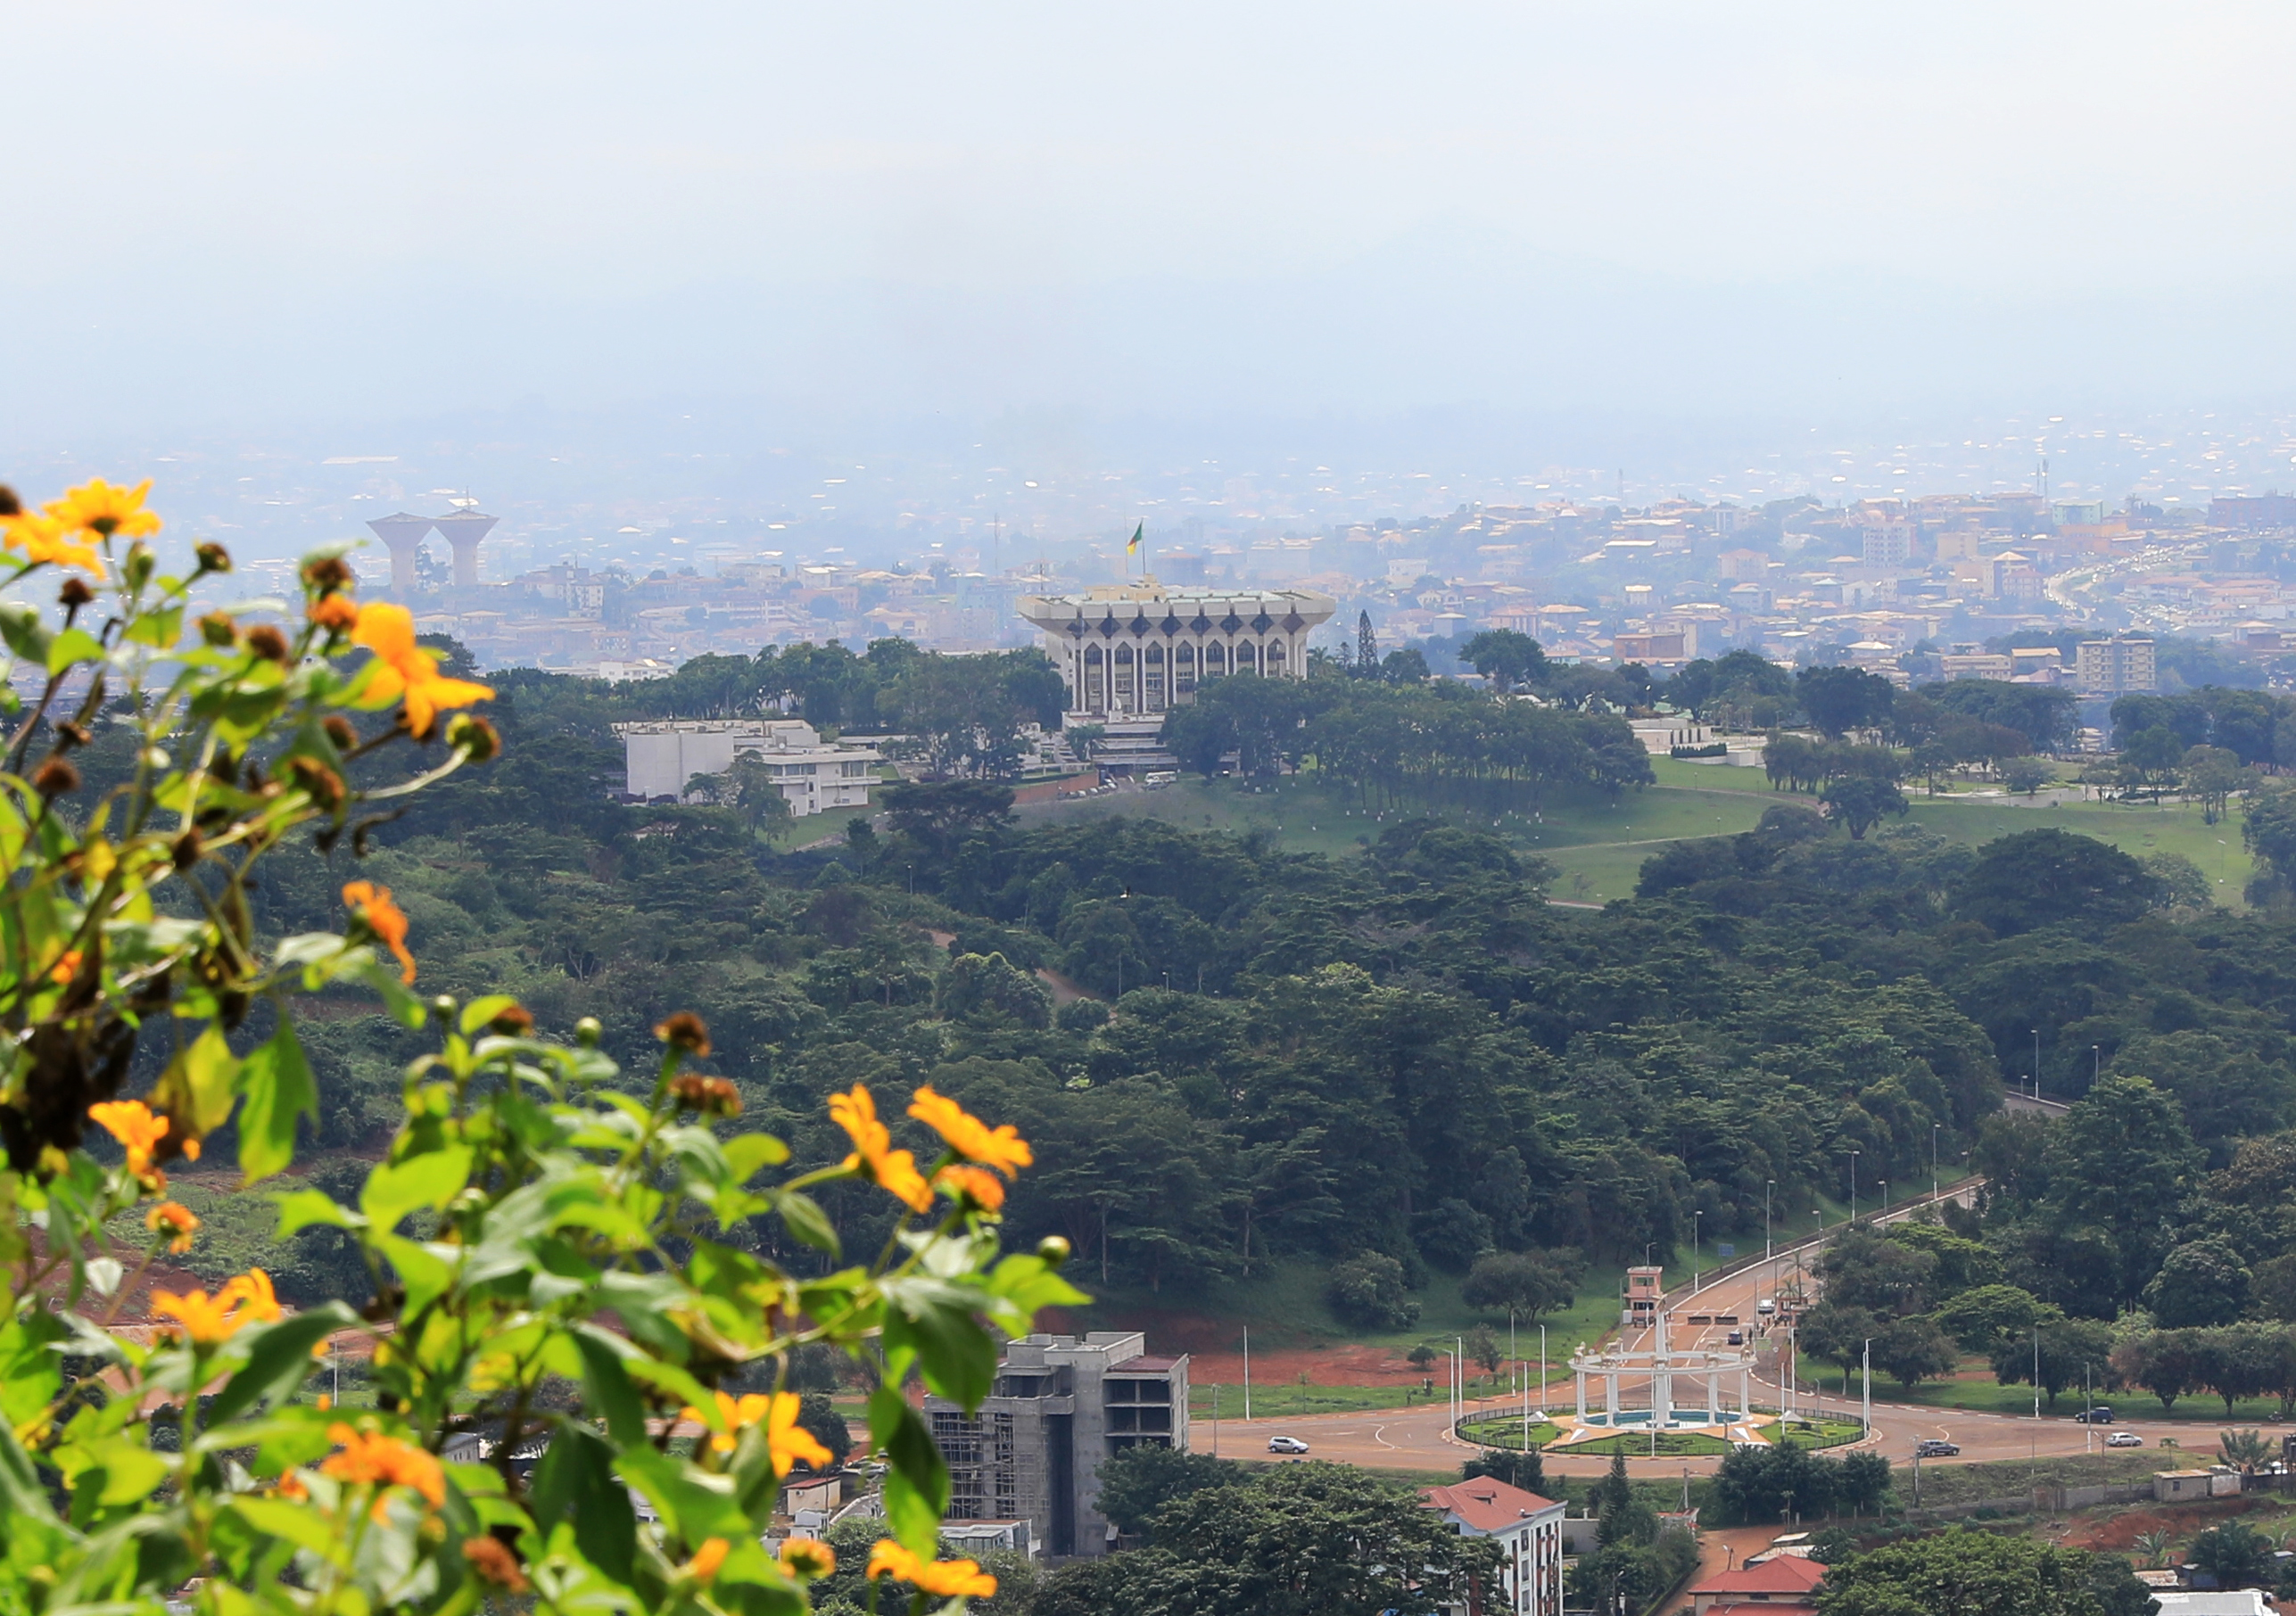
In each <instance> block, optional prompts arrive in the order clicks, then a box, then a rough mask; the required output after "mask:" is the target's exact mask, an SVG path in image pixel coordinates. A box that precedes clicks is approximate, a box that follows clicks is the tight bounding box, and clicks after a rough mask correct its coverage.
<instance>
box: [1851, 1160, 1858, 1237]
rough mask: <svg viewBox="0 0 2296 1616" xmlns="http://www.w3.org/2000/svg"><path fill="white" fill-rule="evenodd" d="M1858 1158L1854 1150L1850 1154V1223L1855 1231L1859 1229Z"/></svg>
mask: <svg viewBox="0 0 2296 1616" xmlns="http://www.w3.org/2000/svg"><path fill="white" fill-rule="evenodd" d="M1857 1156H1858V1153H1857V1152H1856V1151H1855V1150H1852V1151H1851V1152H1850V1153H1849V1158H1850V1211H1849V1221H1850V1227H1851V1228H1853V1229H1854V1228H1856V1227H1857Z"/></svg>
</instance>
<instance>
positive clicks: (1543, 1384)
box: [1539, 1324, 1547, 1420]
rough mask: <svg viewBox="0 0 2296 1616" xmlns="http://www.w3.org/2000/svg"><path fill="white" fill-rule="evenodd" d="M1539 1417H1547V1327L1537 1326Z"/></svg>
mask: <svg viewBox="0 0 2296 1616" xmlns="http://www.w3.org/2000/svg"><path fill="white" fill-rule="evenodd" d="M1539 1417H1540V1419H1542V1420H1543V1419H1545V1418H1546V1417H1547V1326H1546V1325H1544V1324H1541V1325H1540V1326H1539Z"/></svg>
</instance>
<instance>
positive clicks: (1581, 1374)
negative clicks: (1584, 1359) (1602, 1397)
mask: <svg viewBox="0 0 2296 1616" xmlns="http://www.w3.org/2000/svg"><path fill="white" fill-rule="evenodd" d="M1571 1384H1572V1387H1573V1389H1575V1390H1576V1391H1577V1392H1578V1394H1579V1423H1580V1424H1582V1425H1583V1424H1585V1423H1586V1422H1587V1371H1586V1365H1583V1364H1573V1365H1571Z"/></svg>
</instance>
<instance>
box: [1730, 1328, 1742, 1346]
mask: <svg viewBox="0 0 2296 1616" xmlns="http://www.w3.org/2000/svg"><path fill="white" fill-rule="evenodd" d="M1730 1345H1731V1346H1733V1347H1743V1346H1745V1345H1746V1332H1745V1331H1743V1330H1733V1331H1731V1332H1730Z"/></svg>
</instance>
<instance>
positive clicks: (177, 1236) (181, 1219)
mask: <svg viewBox="0 0 2296 1616" xmlns="http://www.w3.org/2000/svg"><path fill="white" fill-rule="evenodd" d="M144 1226H145V1228H146V1229H149V1230H150V1231H151V1232H152V1233H154V1234H163V1235H165V1236H167V1240H168V1249H169V1250H170V1251H174V1252H178V1253H180V1252H185V1251H188V1250H190V1249H191V1247H192V1235H193V1234H194V1233H195V1232H197V1230H198V1228H199V1219H198V1218H197V1217H196V1216H194V1215H193V1213H192V1209H191V1208H189V1207H186V1206H185V1205H184V1204H183V1203H182V1202H181V1201H173V1200H163V1201H161V1203H160V1204H159V1205H158V1206H156V1207H153V1208H152V1209H151V1210H150V1211H149V1212H146V1213H145V1214H144Z"/></svg>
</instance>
